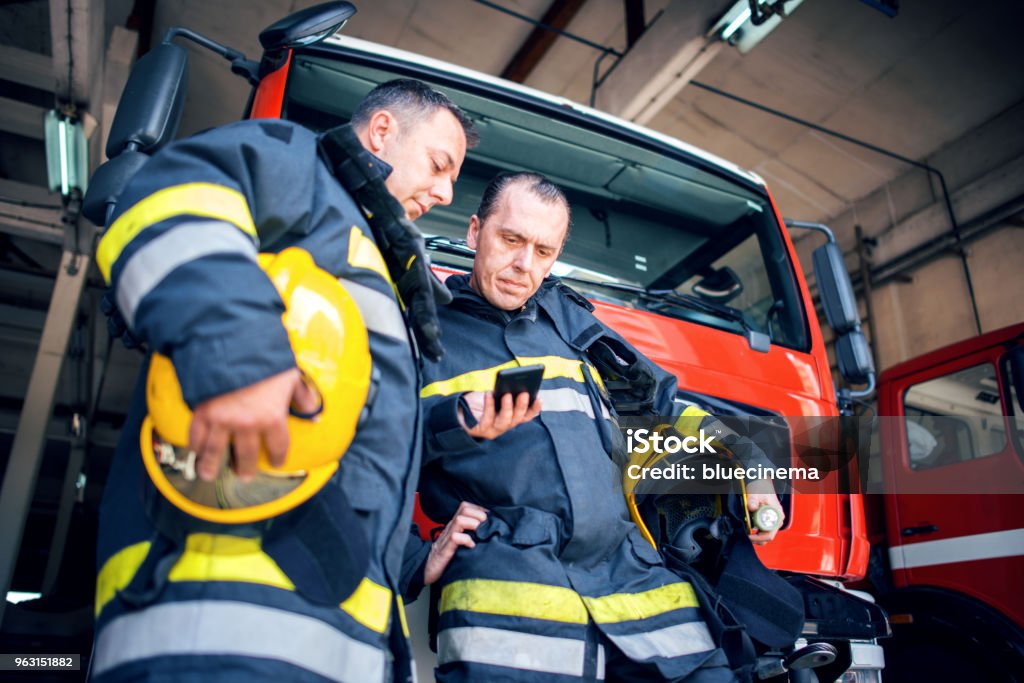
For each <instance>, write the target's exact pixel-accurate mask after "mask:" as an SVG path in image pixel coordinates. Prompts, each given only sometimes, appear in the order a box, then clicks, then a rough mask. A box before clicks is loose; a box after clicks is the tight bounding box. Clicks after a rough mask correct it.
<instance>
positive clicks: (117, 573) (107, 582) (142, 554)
mask: <svg viewBox="0 0 1024 683" xmlns="http://www.w3.org/2000/svg"><path fill="white" fill-rule="evenodd" d="M149 546H150V543H149V541H143V542H142V543H136V544H134V545H130V546H128V547H126V548H121V550H118V551H117V552H116V553H114V555H112V556H111V557H110V559H108V560H107V561H106V562H104V563H103V568H102V569H100V573H99V574H98V575H97V576H96V616H97V617H98V616H99V615H100V612H102V611H103V608H104V607H105V606H106V604H107V603H108V602H110V601H111V600H112V599H113V597H114V596H115V595H116V594H117V591H119V590H121V589H122V588H124V587H125V586H127V585H128V584H129V583H131V580H132V577H133V576H135V572H136V571H137V570H138V568H139V565H141V564H142V561H143V560H145V559H146V554H147V553H149Z"/></svg>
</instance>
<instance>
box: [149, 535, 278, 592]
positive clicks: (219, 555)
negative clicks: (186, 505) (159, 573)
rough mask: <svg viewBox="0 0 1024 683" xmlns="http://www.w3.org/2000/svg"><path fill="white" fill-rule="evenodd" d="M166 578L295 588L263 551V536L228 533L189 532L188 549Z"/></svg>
mask: <svg viewBox="0 0 1024 683" xmlns="http://www.w3.org/2000/svg"><path fill="white" fill-rule="evenodd" d="M167 578H168V580H169V581H245V582H247V583H261V584H263V585H266V586H274V587H276V588H283V589H285V590H295V584H293V583H292V582H291V581H290V580H289V579H288V576H287V575H286V574H285V573H284V572H283V571H281V568H280V567H278V566H277V563H276V562H274V560H273V559H271V557H270V556H269V555H267V554H266V553H265V552H263V549H262V548H261V547H260V539H258V538H241V537H239V536H230V535H227V534H189V535H188V538H186V539H185V552H183V553H182V554H181V557H180V558H178V561H177V562H176V563H175V564H174V567H172V568H171V573H170V574H169V575H168V576H167Z"/></svg>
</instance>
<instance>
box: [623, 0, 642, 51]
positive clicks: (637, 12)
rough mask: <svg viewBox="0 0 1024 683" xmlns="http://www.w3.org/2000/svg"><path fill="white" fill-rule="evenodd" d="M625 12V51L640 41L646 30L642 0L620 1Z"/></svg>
mask: <svg viewBox="0 0 1024 683" xmlns="http://www.w3.org/2000/svg"><path fill="white" fill-rule="evenodd" d="M622 1H623V5H624V6H625V7H624V9H625V10H626V49H627V50H628V49H629V48H631V47H633V45H634V44H635V43H636V41H638V40H640V36H641V35H643V32H644V29H645V28H647V25H646V21H645V19H644V0H622Z"/></svg>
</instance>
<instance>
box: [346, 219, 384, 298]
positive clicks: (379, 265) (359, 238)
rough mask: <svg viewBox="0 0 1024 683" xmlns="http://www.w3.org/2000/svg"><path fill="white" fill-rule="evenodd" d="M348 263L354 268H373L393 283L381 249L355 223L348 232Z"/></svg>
mask: <svg viewBox="0 0 1024 683" xmlns="http://www.w3.org/2000/svg"><path fill="white" fill-rule="evenodd" d="M348 264H349V265H350V266H352V267H353V268H365V269H366V270H372V271H373V272H375V273H377V275H380V276H381V277H382V278H384V280H385V281H386V282H388V283H389V284H390V283H391V276H390V275H388V267H387V265H385V263H384V257H383V256H381V254H380V249H378V248H377V245H376V244H374V242H373V240H371V239H370V238H369V237H367V236H366V235H364V234H363V231H362V230H360V229H359V227H358V226H355V225H353V226H352V228H351V229H350V230H349V234H348Z"/></svg>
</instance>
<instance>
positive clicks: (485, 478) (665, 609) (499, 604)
mask: <svg viewBox="0 0 1024 683" xmlns="http://www.w3.org/2000/svg"><path fill="white" fill-rule="evenodd" d="M447 285H448V287H449V288H450V289H451V290H452V291H453V294H454V301H453V302H452V303H451V304H450V305H448V306H446V307H443V308H442V309H441V310H440V316H441V323H442V330H443V341H444V343H445V345H446V348H448V349H449V353H448V354H447V355H446V356H445V357H444V358H443V359H442V360H441V361H440V362H438V363H428V364H426V365H425V366H424V387H423V389H422V390H421V394H420V395H421V397H422V398H423V410H424V438H425V448H424V468H423V472H422V475H421V479H420V486H419V492H420V501H421V504H422V506H423V508H424V511H425V512H426V513H427V515H429V516H430V517H432V518H433V519H437V520H445V519H449V518H451V517H452V515H453V514H454V513H455V511H456V509H457V507H458V505H459V502H460V501H462V500H467V501H470V502H473V503H476V504H479V505H481V506H483V507H485V508H487V510H488V511H489V514H488V518H487V520H486V521H485V522H483V523H482V524H481V525H480V527H479V528H478V529H477V531H476V532H475V537H476V546H475V547H474V548H472V549H469V548H460V549H459V550H458V552H456V554H455V557H454V559H453V560H452V562H451V564H450V565H449V566H448V568H447V569H446V571H445V573H444V575H443V577H442V579H441V581H440V589H441V592H440V601H439V605H438V612H439V618H438V642H437V645H438V665H439V666H438V670H437V673H438V680H442V681H462V680H525V681H534V680H544V681H555V680H557V681H563V680H564V681H569V680H600V679H603V678H604V673H605V669H606V668H607V669H608V676H609V678H614V677H625V678H628V679H629V680H673V681H674V680H681V679H683V678H685V677H686V676H688V675H690V674H692V673H693V672H694V671H695V670H698V669H700V670H701V671H702V672H705V673H707V674H708V678H707V680H731V678H732V675H731V672H730V671H729V670H728V668H727V666H725V664H726V662H725V659H724V655H723V654H722V653H721V651H720V650H719V649H717V647H716V645H715V643H714V642H713V641H712V638H711V636H710V634H709V632H708V630H707V628H706V626H705V624H704V622H703V621H702V619H701V617H700V615H699V609H698V603H697V599H696V597H695V595H694V591H693V589H692V587H691V586H690V584H689V583H687V582H684V581H681V580H680V579H679V577H678V576H676V575H675V574H673V573H672V572H670V571H669V570H668V569H666V568H665V567H664V565H663V564H662V562H661V559H660V556H659V555H658V553H657V551H656V550H654V548H652V547H651V545H649V544H648V543H647V542H646V541H645V540H643V538H642V537H641V535H640V533H639V531H638V529H637V527H636V526H635V525H634V524H633V523H632V522H631V521H630V518H629V515H628V514H627V510H626V506H625V502H624V500H623V495H622V487H621V472H620V471H619V469H618V467H617V466H616V465H615V464H614V463H613V461H612V458H611V449H612V442H613V439H612V436H613V435H612V429H613V423H612V421H611V420H610V410H609V409H610V406H609V402H608V398H607V396H606V394H605V391H604V389H603V387H602V383H601V380H600V377H599V376H598V373H597V371H596V370H595V368H594V367H593V366H592V365H591V364H590V363H589V362H588V361H587V356H586V354H585V351H586V349H587V348H588V347H589V346H590V345H591V343H593V341H594V340H596V339H598V338H600V337H602V336H604V335H608V336H612V337H615V338H616V339H618V340H620V341H621V342H622V343H623V344H626V342H625V341H624V340H622V339H621V337H619V336H618V335H616V334H615V333H614V332H612V331H611V330H610V329H608V328H607V327H605V326H604V325H603V324H602V323H601V322H599V321H598V320H597V318H595V317H594V316H593V314H592V313H591V306H590V304H589V303H588V302H587V301H586V300H585V299H583V297H581V296H580V295H579V294H577V293H575V292H573V291H572V290H570V289H569V288H568V287H566V286H564V285H563V284H561V282H560V281H558V280H557V279H556V278H548V279H547V280H546V281H545V282H544V283H543V284H542V286H541V288H540V290H539V291H538V293H537V294H535V295H534V297H532V298H531V299H530V300H529V301H528V302H527V303H526V305H525V306H524V307H523V309H522V310H521V311H518V312H505V311H501V310H498V309H496V308H494V307H493V306H491V305H490V304H489V303H487V302H486V300H484V299H483V298H482V297H480V296H479V295H478V294H477V293H476V292H474V291H473V290H472V289H471V288H470V287H469V285H468V277H467V276H452V277H450V278H449V279H448V281H447ZM456 348H457V351H455V349H456ZM629 348H632V347H629ZM645 361H646V359H645ZM646 362H649V361H646ZM537 363H541V364H543V365H544V368H545V370H544V378H543V382H542V384H541V389H540V392H539V397H540V399H541V400H542V401H543V408H542V412H541V414H540V415H539V417H538V418H537V419H535V420H532V421H530V422H527V423H524V424H522V425H520V426H518V427H516V428H514V429H512V430H510V431H508V432H506V433H505V434H503V435H501V436H500V437H498V438H497V439H494V440H490V441H487V440H476V439H473V438H472V437H470V436H469V435H468V434H467V433H466V432H465V430H464V429H463V428H462V427H461V426H459V423H458V419H457V414H456V411H457V407H458V405H459V402H460V400H461V395H462V394H463V393H464V392H470V391H490V390H491V389H492V388H493V386H494V381H495V376H496V373H497V372H498V371H499V370H501V369H503V368H507V367H515V366H519V365H524V366H525V365H532V364H537ZM651 367H652V370H653V371H654V372H655V373H656V376H657V378H658V390H657V396H658V403H659V409H660V410H662V411H665V412H664V413H663V414H668V412H667V411H668V410H670V405H669V404H670V401H671V397H672V396H673V395H674V393H675V378H674V377H671V376H670V375H668V373H665V372H664V371H662V370H660V369H658V368H656V366H654V365H653V364H651ZM609 644H610V647H607V648H606V645H609ZM712 670H713V671H715V672H716V673H717V675H714V674H712V673H710V672H711V671H712ZM702 675H703V674H702ZM701 680H705V679H704V678H701Z"/></svg>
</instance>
